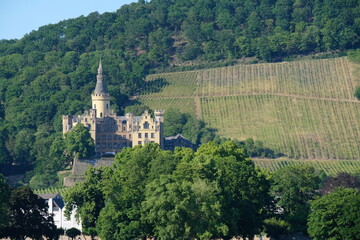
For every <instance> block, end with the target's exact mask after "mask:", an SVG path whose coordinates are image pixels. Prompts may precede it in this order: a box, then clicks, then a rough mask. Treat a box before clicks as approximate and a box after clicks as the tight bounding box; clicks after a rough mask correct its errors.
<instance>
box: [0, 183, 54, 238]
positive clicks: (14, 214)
mask: <svg viewBox="0 0 360 240" xmlns="http://www.w3.org/2000/svg"><path fill="white" fill-rule="evenodd" d="M0 232H1V235H2V236H3V237H10V238H11V239H25V238H27V237H29V238H33V239H41V238H42V237H46V238H48V239H57V238H58V234H59V232H58V231H57V228H56V226H55V224H54V220H53V216H52V214H49V213H48V204H47V203H46V202H45V200H44V199H41V198H40V197H39V196H38V195H36V194H34V193H33V192H32V190H31V189H30V188H28V187H25V186H23V187H19V188H17V189H15V190H13V191H12V192H11V196H10V199H9V222H8V224H6V226H5V227H3V228H2V229H0Z"/></svg>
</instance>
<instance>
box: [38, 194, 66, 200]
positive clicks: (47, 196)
mask: <svg viewBox="0 0 360 240" xmlns="http://www.w3.org/2000/svg"><path fill="white" fill-rule="evenodd" d="M38 195H39V196H40V197H41V198H42V199H50V198H56V196H57V195H59V194H58V193H48V194H38ZM59 196H60V195H59ZM60 197H61V196H60Z"/></svg>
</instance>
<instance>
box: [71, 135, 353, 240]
mask: <svg viewBox="0 0 360 240" xmlns="http://www.w3.org/2000/svg"><path fill="white" fill-rule="evenodd" d="M339 187H340V188H339ZM359 188H360V178H359V177H357V176H353V175H349V174H341V175H339V176H337V177H326V176H324V174H322V173H320V172H317V171H316V170H315V169H314V168H313V167H311V166H308V165H291V166H288V167H285V168H283V169H281V170H279V171H278V172H276V173H274V174H270V173H268V172H265V171H263V170H259V169H257V168H256V167H255V166H254V163H253V162H252V161H251V160H250V159H248V158H247V154H246V150H245V149H244V148H243V147H240V146H238V145H237V144H235V143H234V142H231V141H227V142H223V143H221V144H217V143H215V142H209V143H207V144H204V145H202V146H201V147H200V148H199V149H198V150H197V152H193V151H192V150H191V149H187V148H178V149H177V150H176V151H175V152H170V151H163V150H161V149H160V148H159V146H158V145H156V144H147V145H145V146H137V147H135V148H133V149H131V148H127V149H125V150H124V151H122V152H121V153H118V154H117V155H116V157H115V163H114V165H113V166H112V167H105V168H99V169H94V168H89V169H88V170H87V172H86V179H85V181H84V182H82V183H78V184H77V185H75V186H74V187H72V188H71V189H70V190H69V191H68V192H67V193H66V196H65V200H66V202H67V204H68V206H69V207H68V208H67V211H68V212H67V214H68V215H70V213H71V212H72V211H74V209H75V206H76V207H77V212H76V215H77V217H79V218H80V219H81V221H82V224H83V231H84V232H85V233H87V234H89V235H92V236H99V237H100V238H101V239H105V240H106V239H135V238H136V239H140V238H145V237H155V238H156V239H215V238H223V239H229V238H231V237H233V236H238V237H243V238H245V237H249V238H252V237H253V236H254V235H255V234H260V233H261V232H262V231H265V232H266V233H267V235H269V236H272V237H275V238H276V237H279V236H280V235H284V234H292V233H299V232H300V233H302V234H304V235H307V234H310V236H312V237H314V238H316V239H330V238H331V237H336V238H334V239H354V238H353V236H356V234H360V232H359V229H358V228H356V226H358V225H357V224H359V219H360V218H359V217H358V215H359V210H360V205H359V204H358V203H359V201H360V193H359ZM323 201H326V202H330V201H331V204H323ZM339 206H341V208H339ZM345 208H347V209H346V211H345ZM343 210H344V211H343ZM331 219H333V220H334V221H332V222H331V224H328V225H327V222H326V221H330V220H331ZM325 224H326V225H325Z"/></svg>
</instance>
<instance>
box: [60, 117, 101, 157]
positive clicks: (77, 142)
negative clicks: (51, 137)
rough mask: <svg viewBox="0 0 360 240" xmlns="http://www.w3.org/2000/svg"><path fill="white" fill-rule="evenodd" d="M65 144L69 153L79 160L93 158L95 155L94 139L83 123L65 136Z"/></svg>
mask: <svg viewBox="0 0 360 240" xmlns="http://www.w3.org/2000/svg"><path fill="white" fill-rule="evenodd" d="M64 142H65V147H66V149H67V151H68V153H69V154H70V155H73V156H76V157H77V158H85V157H91V156H93V155H94V153H95V144H94V139H92V138H91V135H90V133H89V130H88V129H87V128H86V127H85V126H84V125H82V124H81V123H78V124H76V125H75V127H73V128H72V129H71V130H70V131H69V132H67V133H66V134H65V141H64Z"/></svg>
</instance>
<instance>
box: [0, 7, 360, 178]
mask: <svg viewBox="0 0 360 240" xmlns="http://www.w3.org/2000/svg"><path fill="white" fill-rule="evenodd" d="M359 33H360V4H359V1H357V0H346V1H343V0H336V1H333V0H296V1H294V0H277V1H276V0H259V1H253V0H244V1H232V0H193V1H183V0H153V1H150V2H146V1H139V2H137V3H132V4H130V5H125V6H123V7H121V8H120V9H119V10H117V11H116V12H114V13H104V14H98V13H97V12H94V13H91V14H89V15H88V16H86V17H85V16H80V17H78V18H75V19H69V20H64V21H61V22H59V23H58V24H49V25H46V26H43V27H40V28H39V29H38V30H36V31H33V32H31V33H30V34H27V35H25V36H24V37H23V38H22V39H19V40H1V41H0V100H1V102H0V151H1V155H0V164H1V165H10V164H13V163H14V164H34V163H36V166H37V170H36V171H37V172H36V173H37V174H38V175H41V176H46V173H49V174H50V175H51V174H52V171H54V170H55V169H56V168H55V167H54V166H53V165H52V164H51V163H52V162H53V161H55V160H53V159H52V158H51V157H50V159H49V151H50V149H51V145H52V142H53V140H54V139H55V137H56V136H57V135H59V134H60V131H61V125H60V122H61V115H62V114H75V113H81V112H83V110H85V109H88V108H89V107H90V94H91V91H92V90H93V88H94V86H95V74H96V67H97V63H98V61H99V58H100V57H102V59H103V66H104V70H105V72H106V76H107V77H106V81H107V83H108V85H109V91H110V94H111V96H112V97H113V99H112V100H113V106H114V107H115V108H116V110H120V111H121V110H122V109H123V108H124V106H125V105H126V104H127V99H128V97H129V96H131V95H133V94H135V93H137V92H139V91H140V90H141V89H142V87H143V86H144V85H146V84H145V82H144V78H145V77H146V75H147V74H148V73H150V72H152V71H154V70H155V69H159V68H162V69H163V68H166V67H169V66H173V65H186V64H188V61H192V63H194V62H195V63H197V62H201V63H206V62H208V61H218V60H228V59H230V60H231V59H239V58H243V57H256V58H257V59H258V60H261V61H278V60H281V59H283V58H286V57H288V56H290V55H293V54H306V53H316V52H322V51H332V50H346V49H351V48H358V47H359V45H360V38H359V35H360V34H359ZM53 148H55V146H53ZM54 164H55V163H54ZM55 165H56V166H59V164H55ZM60 165H61V164H60ZM45 166H46V167H45Z"/></svg>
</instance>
